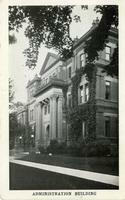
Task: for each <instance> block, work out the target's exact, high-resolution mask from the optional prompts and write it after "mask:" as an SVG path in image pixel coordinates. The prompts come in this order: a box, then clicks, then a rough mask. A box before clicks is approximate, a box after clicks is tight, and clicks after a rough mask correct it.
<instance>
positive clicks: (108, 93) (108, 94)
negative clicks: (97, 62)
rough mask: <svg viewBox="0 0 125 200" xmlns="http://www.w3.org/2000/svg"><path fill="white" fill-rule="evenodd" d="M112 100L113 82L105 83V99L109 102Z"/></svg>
mask: <svg viewBox="0 0 125 200" xmlns="http://www.w3.org/2000/svg"><path fill="white" fill-rule="evenodd" d="M110 98H111V82H110V81H105V99H107V100H109V99H110Z"/></svg>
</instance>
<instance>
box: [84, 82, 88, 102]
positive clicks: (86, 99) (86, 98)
mask: <svg viewBox="0 0 125 200" xmlns="http://www.w3.org/2000/svg"><path fill="white" fill-rule="evenodd" d="M88 100H89V85H88V83H86V84H85V102H87V101H88Z"/></svg>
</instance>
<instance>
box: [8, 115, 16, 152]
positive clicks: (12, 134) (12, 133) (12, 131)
mask: <svg viewBox="0 0 125 200" xmlns="http://www.w3.org/2000/svg"><path fill="white" fill-rule="evenodd" d="M17 129H18V121H17V116H16V113H15V112H13V113H10V114H9V147H10V149H12V148H14V145H15V138H16V135H17V132H18V131H17Z"/></svg>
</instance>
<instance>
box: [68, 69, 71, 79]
mask: <svg viewBox="0 0 125 200" xmlns="http://www.w3.org/2000/svg"><path fill="white" fill-rule="evenodd" d="M68 70H69V73H68V75H69V78H71V67H69V69H68Z"/></svg>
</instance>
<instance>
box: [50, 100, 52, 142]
mask: <svg viewBox="0 0 125 200" xmlns="http://www.w3.org/2000/svg"><path fill="white" fill-rule="evenodd" d="M52 119H53V98H52V97H50V140H52V126H53V121H52Z"/></svg>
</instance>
